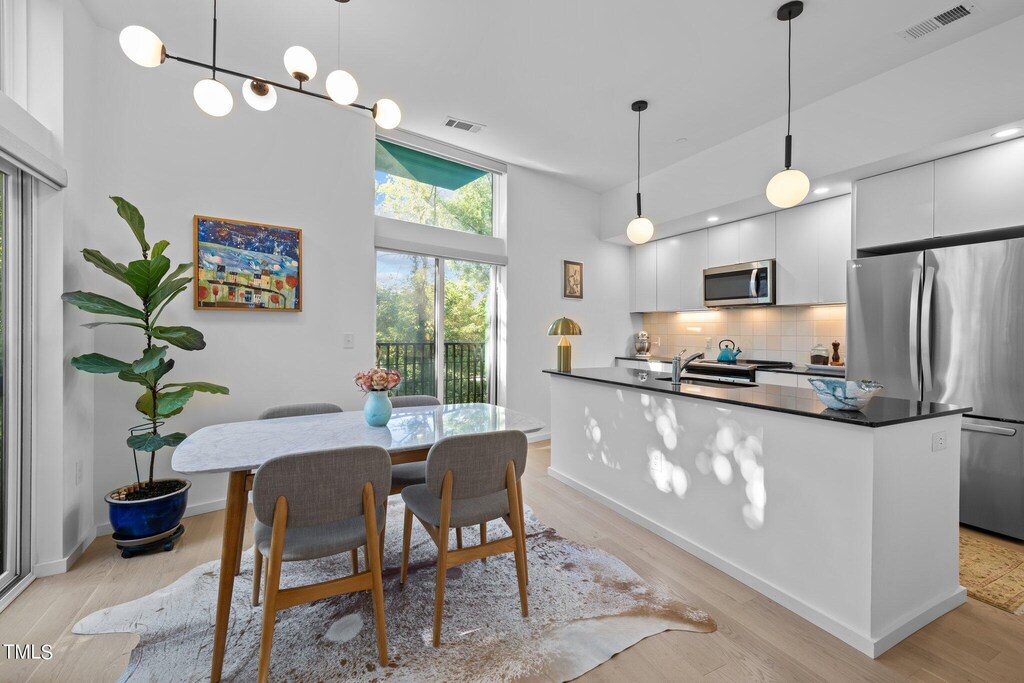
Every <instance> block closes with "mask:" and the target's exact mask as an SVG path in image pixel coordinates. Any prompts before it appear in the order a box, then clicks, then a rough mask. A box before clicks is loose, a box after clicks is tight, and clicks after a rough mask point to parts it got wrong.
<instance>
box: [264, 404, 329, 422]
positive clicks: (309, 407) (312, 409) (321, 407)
mask: <svg viewBox="0 0 1024 683" xmlns="http://www.w3.org/2000/svg"><path fill="white" fill-rule="evenodd" d="M341 412H344V411H343V410H342V409H341V406H338V405H334V404H333V403H291V404H289V405H284V406H274V407H273V408H267V409H266V410H264V411H263V412H262V413H260V417H259V419H261V420H275V419H277V418H279V417H302V416H304V415H325V414H327V413H341Z"/></svg>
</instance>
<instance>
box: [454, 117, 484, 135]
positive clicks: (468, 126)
mask: <svg viewBox="0 0 1024 683" xmlns="http://www.w3.org/2000/svg"><path fill="white" fill-rule="evenodd" d="M444 125H445V126H446V127H447V128H454V129H455V130H464V131H466V132H467V133H479V132H480V131H481V130H483V129H484V128H486V126H484V124H482V123H473V122H472V121H463V120H462V119H457V118H455V117H454V116H449V117H448V118H447V119H446V120H445V122H444Z"/></svg>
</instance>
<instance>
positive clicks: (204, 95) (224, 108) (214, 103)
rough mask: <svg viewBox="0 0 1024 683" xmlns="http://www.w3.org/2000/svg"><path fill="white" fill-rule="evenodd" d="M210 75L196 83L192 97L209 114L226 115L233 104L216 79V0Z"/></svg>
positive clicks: (214, 3) (232, 100)
mask: <svg viewBox="0 0 1024 683" xmlns="http://www.w3.org/2000/svg"><path fill="white" fill-rule="evenodd" d="M210 71H211V72H212V75H211V76H210V77H209V78H204V79H203V80H201V81H199V82H198V83H196V87H195V88H193V89H192V99H194V100H195V101H196V104H197V105H198V106H199V108H200V109H202V110H203V111H204V112H206V113H207V114H209V115H210V116H216V117H220V116H226V115H227V114H228V113H229V112H230V111H231V108H232V107H233V106H234V105H235V99H234V98H233V97H231V91H230V90H228V87H227V86H226V85H224V84H223V83H221V82H220V81H218V80H217V0H213V61H212V62H211V64H210Z"/></svg>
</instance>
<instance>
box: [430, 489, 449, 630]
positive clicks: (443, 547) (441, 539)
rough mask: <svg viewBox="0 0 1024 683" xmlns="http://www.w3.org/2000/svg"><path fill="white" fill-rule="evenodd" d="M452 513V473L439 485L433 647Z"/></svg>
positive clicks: (441, 603) (440, 614) (441, 613)
mask: <svg viewBox="0 0 1024 683" xmlns="http://www.w3.org/2000/svg"><path fill="white" fill-rule="evenodd" d="M451 513H452V473H451V471H448V472H447V473H446V474H445V475H444V480H443V482H442V484H441V520H440V521H441V524H440V525H439V526H438V528H437V540H438V543H437V584H436V585H435V586H434V647H439V646H440V645H441V619H442V617H443V616H444V579H445V574H446V573H447V572H448V522H449V520H450V519H451Z"/></svg>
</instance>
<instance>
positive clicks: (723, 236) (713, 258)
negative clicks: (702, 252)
mask: <svg viewBox="0 0 1024 683" xmlns="http://www.w3.org/2000/svg"><path fill="white" fill-rule="evenodd" d="M742 262H743V261H742V260H741V259H740V225H739V223H726V224H725V225H716V226H715V227H713V228H708V265H707V267H708V268H715V267H717V266H731V265H732V264H734V263H742Z"/></svg>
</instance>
